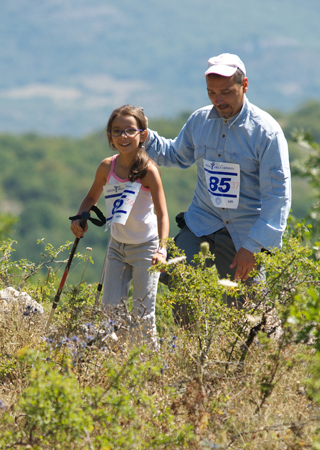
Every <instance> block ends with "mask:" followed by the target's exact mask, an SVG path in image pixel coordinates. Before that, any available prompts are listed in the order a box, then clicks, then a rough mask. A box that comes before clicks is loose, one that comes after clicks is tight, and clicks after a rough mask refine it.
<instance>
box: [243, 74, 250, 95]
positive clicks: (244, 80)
mask: <svg viewBox="0 0 320 450" xmlns="http://www.w3.org/2000/svg"><path fill="white" fill-rule="evenodd" d="M242 87H243V92H244V94H245V93H246V92H247V90H248V87H249V80H248V78H247V77H246V78H244V79H243V82H242Z"/></svg>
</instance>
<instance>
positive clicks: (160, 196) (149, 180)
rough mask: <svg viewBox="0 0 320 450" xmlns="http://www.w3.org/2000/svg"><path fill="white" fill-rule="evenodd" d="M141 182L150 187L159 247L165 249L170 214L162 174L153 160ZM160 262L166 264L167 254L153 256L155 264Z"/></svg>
mask: <svg viewBox="0 0 320 450" xmlns="http://www.w3.org/2000/svg"><path fill="white" fill-rule="evenodd" d="M141 182H142V185H143V186H144V187H146V188H149V189H150V193H151V196H152V200H153V204H154V209H155V213H156V215H157V221H158V233H159V248H161V249H165V248H166V242H165V239H166V238H167V237H168V236H169V216H168V210H167V203H166V198H165V195H164V190H163V186H162V182H161V178H160V174H159V171H158V169H157V168H156V166H155V165H154V164H153V163H152V161H150V162H149V167H148V172H147V174H146V175H145V176H144V177H143V179H142V180H141ZM164 253H165V252H164ZM158 262H161V263H163V264H165V262H166V256H165V255H164V254H162V253H158V252H157V253H155V255H154V256H153V258H152V264H153V265H155V264H157V263H158Z"/></svg>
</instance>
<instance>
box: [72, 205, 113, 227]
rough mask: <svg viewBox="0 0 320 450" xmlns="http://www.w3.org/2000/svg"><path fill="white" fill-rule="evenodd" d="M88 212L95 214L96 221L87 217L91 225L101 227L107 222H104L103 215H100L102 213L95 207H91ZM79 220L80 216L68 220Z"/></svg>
mask: <svg viewBox="0 0 320 450" xmlns="http://www.w3.org/2000/svg"><path fill="white" fill-rule="evenodd" d="M89 211H90V212H91V211H93V212H95V213H96V215H97V217H98V219H95V218H93V217H90V215H89V217H88V218H87V220H89V221H90V222H91V223H93V224H94V225H96V226H97V227H103V225H105V223H106V221H107V220H106V218H105V216H104V214H103V213H102V211H100V209H99V208H98V207H97V206H96V205H92V206H91V208H90V210H89ZM81 218H82V215H81V214H77V215H76V216H72V217H69V220H80V219H81Z"/></svg>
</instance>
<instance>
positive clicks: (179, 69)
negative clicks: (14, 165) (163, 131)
mask: <svg viewBox="0 0 320 450" xmlns="http://www.w3.org/2000/svg"><path fill="white" fill-rule="evenodd" d="M319 21H320V3H319V2H318V1H317V0H306V1H304V2H301V1H299V0H269V1H268V2H263V3H262V2H261V1H257V0H243V1H242V2H239V1H238V0H230V1H229V2H228V6H227V7H226V3H225V2H224V1H222V0H198V1H197V2H194V1H192V0H184V1H182V0H173V1H170V2H164V1H160V0H151V1H149V2H145V1H143V0H136V1H135V2H131V1H129V0H122V1H121V2H118V3H116V2H113V3H110V2H106V1H105V0H92V1H90V2H86V1H84V0H68V1H67V2H62V1H58V0H46V1H45V2H33V1H30V0H27V1H26V0H15V1H12V0H2V1H1V26H0V39H1V42H2V44H3V45H1V46H0V72H1V79H0V131H5V132H13V133H16V132H18V133H21V132H30V131H34V132H37V133H41V134H44V135H58V136H60V135H68V136H77V137H80V136H81V137H83V136H85V135H87V134H88V133H91V132H93V131H94V130H97V129H101V128H102V127H103V125H104V124H105V122H106V120H107V117H108V115H109V113H110V111H111V109H113V108H114V107H116V106H119V105H120V104H123V103H134V104H137V105H142V106H143V107H144V108H145V110H146V113H147V115H148V116H149V117H153V118H155V117H167V118H172V117H175V116H176V115H177V114H178V113H180V112H181V111H191V110H193V109H195V108H198V107H200V106H203V105H204V104H206V103H207V102H208V100H207V98H206V92H205V89H204V80H203V73H204V70H205V68H206V64H207V60H208V58H209V57H211V56H213V55H214V54H219V53H222V52H231V53H238V54H239V55H240V57H241V58H242V59H243V60H244V62H245V64H246V67H247V72H248V76H249V81H250V86H249V93H248V96H249V99H250V100H251V101H252V102H253V103H257V104H258V105H259V106H260V107H262V108H266V109H278V110H280V111H284V112H289V111H292V110H294V109H297V108H298V107H299V106H300V104H302V103H303V102H304V101H306V100H309V99H319V98H320V84H319V80H318V78H319V77H318V73H319V67H320V57H319V55H320V29H319V26H318V24H319Z"/></svg>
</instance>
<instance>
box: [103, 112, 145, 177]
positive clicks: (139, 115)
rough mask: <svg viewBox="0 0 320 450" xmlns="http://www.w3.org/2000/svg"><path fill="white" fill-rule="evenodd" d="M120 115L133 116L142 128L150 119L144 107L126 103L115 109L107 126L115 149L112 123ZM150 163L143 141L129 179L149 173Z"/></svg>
mask: <svg viewBox="0 0 320 450" xmlns="http://www.w3.org/2000/svg"><path fill="white" fill-rule="evenodd" d="M119 116H133V117H134V118H135V119H136V121H137V123H138V126H139V128H141V129H142V130H146V129H147V128H148V121H147V118H146V116H145V115H144V112H143V109H142V108H138V107H136V106H131V105H124V106H121V107H120V108H116V109H114V110H113V111H112V113H111V116H110V118H109V121H108V123H107V126H106V132H107V137H108V141H109V145H110V147H111V148H112V149H114V146H113V144H112V139H111V129H112V123H113V121H114V119H116V118H117V117H119ZM148 165H149V156H148V154H147V153H146V151H145V149H144V147H143V142H142V143H141V144H140V148H139V150H138V152H137V155H136V158H135V160H134V161H133V163H132V166H131V168H130V171H129V176H128V178H129V180H130V181H131V182H133V181H136V180H137V179H138V178H143V177H144V176H145V175H146V173H147V170H148Z"/></svg>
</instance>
